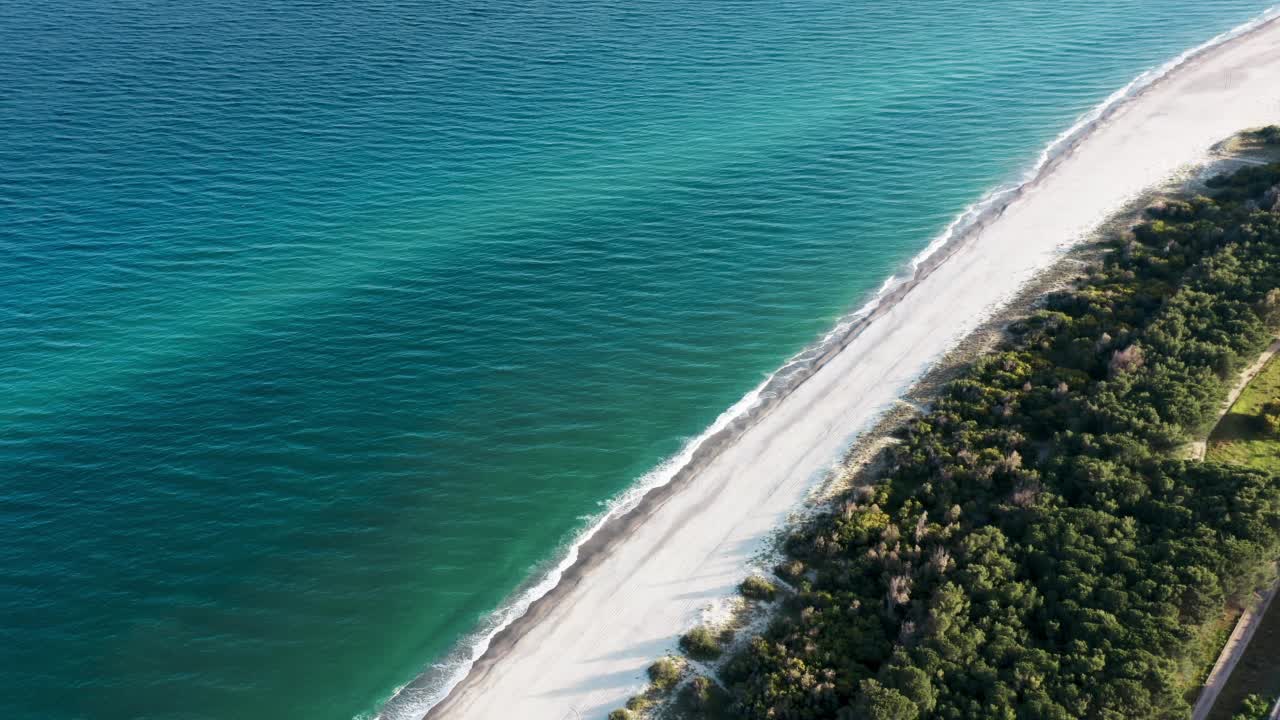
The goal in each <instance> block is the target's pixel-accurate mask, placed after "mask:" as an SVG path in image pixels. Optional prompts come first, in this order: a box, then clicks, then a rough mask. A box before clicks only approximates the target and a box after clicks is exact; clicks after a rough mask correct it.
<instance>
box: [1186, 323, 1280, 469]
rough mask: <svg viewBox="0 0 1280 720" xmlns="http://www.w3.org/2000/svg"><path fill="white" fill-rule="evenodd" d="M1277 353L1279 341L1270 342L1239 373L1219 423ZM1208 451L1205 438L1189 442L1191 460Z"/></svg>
mask: <svg viewBox="0 0 1280 720" xmlns="http://www.w3.org/2000/svg"><path fill="white" fill-rule="evenodd" d="M1277 352H1280V339H1277V340H1273V341H1271V344H1270V345H1268V346H1267V349H1266V350H1264V351H1263V352H1262V354H1261V355H1259V356H1258V359H1257V360H1255V361H1254V362H1253V364H1252V365H1250V366H1249V367H1247V368H1245V370H1244V372H1242V373H1240V379H1239V381H1237V382H1236V384H1235V387H1233V388H1231V392H1230V393H1227V401H1226V402H1225V403H1224V404H1223V406H1222V412H1220V413H1218V420H1219V421H1221V420H1222V416H1223V415H1226V414H1227V412H1228V411H1229V410H1231V406H1232V405H1235V404H1236V400H1237V399H1239V398H1240V393H1242V392H1244V389H1245V387H1246V386H1248V385H1249V383H1250V382H1252V381H1253V378H1254V377H1256V376H1257V375H1258V373H1260V372H1262V368H1264V367H1266V366H1267V361H1269V360H1270V359H1271V357H1272V356H1273V355H1275V354H1276V353H1277ZM1217 426H1218V423H1217V422H1215V423H1214V427H1217ZM1209 433H1210V434H1212V433H1213V431H1212V430H1210V431H1209ZM1208 449H1209V439H1208V438H1205V439H1204V440H1194V441H1192V442H1191V459H1192V460H1203V459H1204V454H1205V452H1206V451H1207V450H1208Z"/></svg>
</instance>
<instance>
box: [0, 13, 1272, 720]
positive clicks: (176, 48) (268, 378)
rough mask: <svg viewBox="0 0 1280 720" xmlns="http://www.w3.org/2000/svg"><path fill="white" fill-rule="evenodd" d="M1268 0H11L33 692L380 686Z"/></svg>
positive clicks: (428, 655) (30, 709)
mask: <svg viewBox="0 0 1280 720" xmlns="http://www.w3.org/2000/svg"><path fill="white" fill-rule="evenodd" d="M1267 4H1268V2H1267V0H1261V1H1244V0H1219V1H1213V2H1205V1H1204V0H1197V1H1195V2H1193V1H1191V0H1164V1H1162V2H1156V1H1155V0H1119V1H1117V2H1108V3H1098V2H1092V1H1090V2H1086V1H1085V0H1063V1H1061V2H1055V3H1048V2H1039V3H1027V2H1024V1H1021V0H1017V1H1015V0H998V1H995V2H981V3H974V2H959V1H957V0H941V1H940V0H924V1H921V2H910V3H906V2H891V1H888V0H880V1H879V2H868V1H864V0H796V1H794V2H788V3H774V2H745V1H734V2H721V1H703V2H694V1H691V0H684V1H676V0H637V1H635V2H627V3H616V2H604V1H603V0H549V1H548V2H508V1H505V0H485V1H483V2H481V1H474V0H460V1H457V2H447V3H446V2H417V3H408V2H402V3H398V2H370V1H367V0H364V1H358V2H354V3H353V2H341V3H339V2H327V1H325V0H317V1H315V2H299V3H286V2H277V3H264V2H248V1H247V0H227V1H226V2H222V3H195V2H165V3H159V2H151V1H140V0H131V1H125V2H102V1H101V0H84V1H83V2H67V1H66V0H50V1H48V2H39V3H37V2H31V1H30V0H0V522H3V535H2V536H0V667H2V668H3V672H0V716H3V717H5V718H9V719H11V720H28V719H30V720H36V719H40V720H50V719H58V718H93V719H94V720H114V719H116V718H121V719H123V718H166V719H170V718H171V719H178V718H227V719H234V720H256V719H259V718H260V719H263V720H268V719H270V720H276V719H278V718H295V717H296V718H303V717H305V718H310V719H319V718H335V719H338V720H348V719H349V718H351V717H353V716H356V715H359V714H369V713H372V712H374V711H376V710H377V709H378V708H379V707H380V706H381V704H382V703H383V702H384V701H385V700H386V699H387V698H388V697H390V696H391V695H392V694H393V692H394V691H395V690H396V688H398V687H400V686H402V685H404V684H405V683H407V682H410V681H411V680H412V679H414V678H415V677H417V676H418V675H419V674H420V673H422V672H423V671H424V670H426V669H428V668H430V667H431V666H432V664H433V663H439V662H442V661H447V660H448V659H449V658H450V657H451V651H454V653H453V654H454V655H457V654H458V653H457V652H456V651H457V649H458V647H459V643H460V642H462V641H463V639H464V638H466V637H467V636H468V634H469V633H472V632H474V631H476V630H477V629H478V628H483V627H485V623H486V618H489V617H490V616H491V614H492V613H493V612H494V611H495V610H496V609H498V608H500V607H501V606H502V604H503V601H504V598H507V597H508V596H509V595H510V594H511V593H512V592H513V591H515V590H516V589H517V588H518V587H520V586H521V585H522V583H526V582H528V581H529V579H530V578H532V577H536V576H537V574H538V573H539V572H540V571H542V570H545V568H546V567H547V566H548V564H550V563H554V562H555V561H556V560H557V559H558V558H559V557H561V555H562V553H563V551H564V545H565V543H567V542H570V541H571V540H572V539H573V538H574V537H575V535H576V533H578V532H579V531H580V530H581V529H582V528H583V527H585V526H586V525H587V524H588V523H589V522H590V521H591V519H592V518H594V517H596V516H598V514H599V513H600V512H601V511H602V510H603V508H604V504H605V503H606V502H607V501H608V500H609V499H610V498H613V497H615V496H617V495H618V494H619V493H620V492H622V491H624V490H625V489H626V488H627V487H629V486H631V485H632V484H633V483H635V482H636V481H637V480H638V479H639V478H641V477H642V476H643V475H645V473H646V472H647V471H649V470H650V469H651V468H653V467H654V466H655V465H656V464H658V463H659V462H660V461H661V460H662V459H663V458H665V457H668V456H670V455H671V454H672V453H674V452H675V451H677V450H678V449H679V448H680V447H681V445H682V443H683V442H684V440H686V439H687V438H689V437H692V436H694V435H696V434H698V433H699V432H700V431H701V430H702V429H703V428H705V427H706V426H707V425H708V424H709V423H710V422H712V421H713V420H714V419H715V417H716V416H717V415H718V414H719V413H720V412H721V411H723V410H724V409H725V408H727V407H728V406H730V405H731V404H733V403H734V402H735V401H736V400H737V399H738V398H740V397H741V396H742V395H743V394H744V393H745V392H747V391H748V390H750V389H751V388H752V387H754V386H755V385H757V384H758V383H759V382H760V381H761V380H762V378H764V377H766V376H767V375H768V374H769V373H770V372H771V371H772V370H774V369H775V368H777V367H778V366H779V365H780V364H781V363H782V362H783V361H784V360H785V359H786V358H787V357H789V356H791V355H792V354H793V353H795V352H796V351H798V350H800V349H801V348H803V347H804V346H805V345H807V344H808V343H810V342H812V341H813V340H815V339H816V338H817V337H819V336H820V335H821V334H822V332H823V331H824V330H826V329H828V328H829V327H831V325H832V324H833V323H835V322H836V320H837V319H838V318H839V317H840V316H841V315H842V314H843V313H845V312H847V311H849V310H850V309H852V308H854V307H856V306H857V305H859V304H860V303H861V302H862V301H863V300H865V299H866V298H867V296H868V294H869V293H870V292H872V291H874V290H875V288H876V287H878V286H879V285H880V283H881V281H882V280H883V279H884V278H885V277H886V276H887V275H888V274H889V273H891V272H893V271H894V270H896V269H898V268H900V267H901V266H902V264H903V263H904V262H906V261H907V260H908V259H909V258H911V257H912V256H913V255H915V254H916V253H917V252H919V251H920V250H922V249H923V248H924V247H925V246H926V245H928V244H929V241H930V239H931V238H933V237H934V236H935V235H936V234H937V233H938V232H940V231H941V230H942V229H943V228H944V227H945V226H946V225H947V224H948V222H949V221H950V220H951V219H952V218H953V217H954V216H955V215H956V214H957V213H958V212H960V211H962V210H963V209H964V208H965V207H966V206H967V205H969V204H970V203H972V202H974V201H975V200H977V199H979V198H980V197H981V196H982V195H983V194H984V193H985V192H986V191H987V190H989V189H990V188H991V187H993V186H995V185H997V184H1000V183H1002V182H1006V181H1009V180H1011V179H1014V178H1016V177H1018V175H1019V174H1020V172H1021V171H1023V170H1025V169H1026V168H1027V167H1028V166H1029V165H1030V164H1031V163H1032V162H1034V161H1035V159H1036V157H1037V156H1038V154H1039V152H1040V150H1041V148H1043V146H1044V145H1045V144H1046V143H1047V142H1048V141H1050V140H1051V139H1052V138H1053V137H1054V136H1055V135H1057V134H1058V133H1059V132H1061V131H1062V130H1063V129H1065V128H1066V127H1068V126H1069V125H1071V123H1072V122H1073V120H1074V119H1075V118H1076V117H1077V116H1079V115H1080V114H1081V113H1083V112H1086V111H1087V110H1088V109H1089V108H1091V107H1092V106H1094V105H1096V104H1097V103H1098V102H1100V101H1101V100H1103V99H1104V98H1105V97H1107V95H1109V94H1110V93H1111V92H1112V91H1113V90H1115V89H1117V88H1119V87H1121V86H1123V85H1124V84H1125V83H1126V82H1128V81H1129V80H1130V79H1131V78H1132V77H1133V76H1135V75H1137V74H1138V73H1139V72H1141V71H1143V70H1145V69H1147V68H1150V67H1152V66H1155V65H1159V64H1160V63H1162V62H1163V61H1165V60H1167V59H1169V58H1170V57H1173V56H1175V55H1177V54H1178V53H1179V52H1181V51H1182V50H1184V49H1186V48H1188V47H1190V46H1193V45H1196V44H1198V43H1201V42H1203V41H1205V40H1207V39H1209V38H1210V37H1212V36H1214V35H1216V34H1217V33H1219V32H1221V31H1224V30H1227V29H1228V28H1230V27H1233V26H1235V25H1238V24H1240V23H1242V22H1244V21H1246V20H1247V19H1249V18H1250V17H1252V16H1254V15H1256V14H1257V13H1259V12H1261V11H1262V10H1264V9H1265V8H1266V6H1267ZM462 654H464V655H465V653H462ZM393 711H394V713H395V714H400V715H411V714H412V713H413V712H415V711H416V708H415V706H413V705H412V704H411V703H403V702H402V703H400V704H398V705H396V706H395V707H394V708H393Z"/></svg>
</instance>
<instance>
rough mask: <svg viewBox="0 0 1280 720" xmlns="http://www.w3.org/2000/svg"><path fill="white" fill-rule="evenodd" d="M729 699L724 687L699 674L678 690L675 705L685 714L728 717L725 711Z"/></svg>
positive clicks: (707, 718)
mask: <svg viewBox="0 0 1280 720" xmlns="http://www.w3.org/2000/svg"><path fill="white" fill-rule="evenodd" d="M730 701H731V699H730V697H729V693H727V692H725V690H724V688H722V687H720V686H719V685H717V684H715V683H713V682H711V680H709V679H708V678H706V677H703V676H702V675H699V676H698V677H696V678H694V679H693V680H691V681H690V682H689V684H688V685H685V686H684V688H683V689H682V690H681V691H680V697H679V698H677V699H676V706H677V707H678V708H679V710H680V711H681V712H682V713H683V714H684V715H685V716H689V717H697V718H702V719H703V720H719V719H720V718H728V717H729V715H728V714H727V711H728V709H729V704H730Z"/></svg>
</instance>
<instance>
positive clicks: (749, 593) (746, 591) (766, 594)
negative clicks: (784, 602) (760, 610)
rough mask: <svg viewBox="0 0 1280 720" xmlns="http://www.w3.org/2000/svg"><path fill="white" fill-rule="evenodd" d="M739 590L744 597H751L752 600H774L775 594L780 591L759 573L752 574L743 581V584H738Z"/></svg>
mask: <svg viewBox="0 0 1280 720" xmlns="http://www.w3.org/2000/svg"><path fill="white" fill-rule="evenodd" d="M738 592H740V593H742V596H743V597H747V598H751V599H752V600H764V601H765V602H773V598H774V596H775V595H777V593H778V588H776V587H774V585H773V583H771V582H769V581H768V580H766V579H764V578H762V577H760V576H759V575H752V576H751V577H749V578H747V579H746V580H743V581H742V584H741V585H739V586H738Z"/></svg>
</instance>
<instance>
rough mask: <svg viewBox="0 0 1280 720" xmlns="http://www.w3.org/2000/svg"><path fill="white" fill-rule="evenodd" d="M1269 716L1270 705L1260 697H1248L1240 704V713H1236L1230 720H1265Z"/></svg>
mask: <svg viewBox="0 0 1280 720" xmlns="http://www.w3.org/2000/svg"><path fill="white" fill-rule="evenodd" d="M1270 714H1271V703H1269V702H1267V701H1266V699H1264V698H1263V697H1262V696H1261V695H1250V696H1249V697H1247V698H1245V699H1244V702H1242V703H1240V712H1238V713H1236V714H1235V716H1234V717H1232V718H1231V720H1267V716H1268V715H1270Z"/></svg>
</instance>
